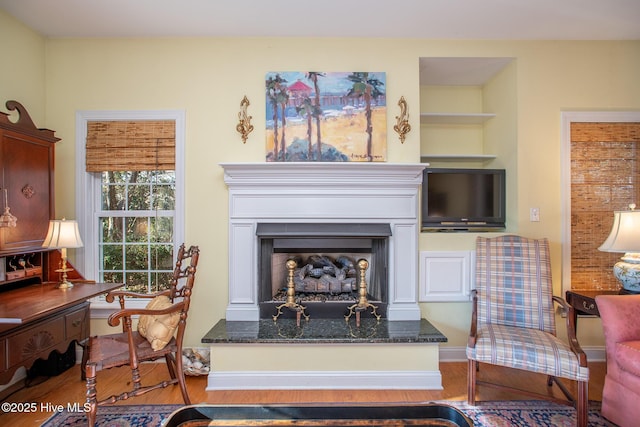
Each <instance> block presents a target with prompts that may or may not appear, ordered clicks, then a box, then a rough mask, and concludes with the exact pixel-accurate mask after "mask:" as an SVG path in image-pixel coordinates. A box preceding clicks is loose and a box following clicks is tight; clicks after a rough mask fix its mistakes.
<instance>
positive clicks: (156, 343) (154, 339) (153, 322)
mask: <svg viewBox="0 0 640 427" xmlns="http://www.w3.org/2000/svg"><path fill="white" fill-rule="evenodd" d="M172 305H173V303H172V302H171V300H170V299H169V297H167V296H166V295H160V296H157V297H155V298H154V299H152V300H151V301H149V304H147V307H146V309H148V310H162V309H165V308H169V307H171V306H172ZM178 322H180V313H179V312H177V311H176V312H174V313H169V314H160V315H154V314H143V315H140V318H139V319H138V332H140V335H142V336H143V337H145V338H146V339H147V340H149V342H150V343H151V347H152V348H153V349H154V350H160V349H162V348H163V347H164V346H165V345H167V343H169V341H170V340H171V338H172V337H173V334H174V332H175V331H176V328H177V327H178Z"/></svg>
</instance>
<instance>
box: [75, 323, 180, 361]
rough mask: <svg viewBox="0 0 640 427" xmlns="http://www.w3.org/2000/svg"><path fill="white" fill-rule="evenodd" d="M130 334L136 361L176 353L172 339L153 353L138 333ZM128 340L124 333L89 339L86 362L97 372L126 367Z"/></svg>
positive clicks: (148, 344) (145, 340)
mask: <svg viewBox="0 0 640 427" xmlns="http://www.w3.org/2000/svg"><path fill="white" fill-rule="evenodd" d="M131 334H132V338H133V343H134V346H135V348H136V354H137V356H138V361H140V362H142V361H145V360H153V359H157V358H159V357H162V356H164V355H165V354H167V353H171V352H175V351H177V345H176V342H175V338H173V339H172V340H171V341H170V342H169V344H167V345H166V346H165V347H164V348H163V349H162V350H160V351H155V350H154V349H153V348H151V343H149V341H148V340H147V339H146V338H145V337H143V336H142V335H140V334H139V333H138V332H136V331H132V332H131ZM128 340H129V338H128V334H127V333H126V332H121V333H118V334H111V335H100V336H95V337H90V338H89V359H88V360H87V362H88V363H93V364H95V365H96V366H97V368H98V370H101V369H109V368H112V367H115V366H122V365H128V364H129V344H128Z"/></svg>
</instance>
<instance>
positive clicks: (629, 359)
mask: <svg viewBox="0 0 640 427" xmlns="http://www.w3.org/2000/svg"><path fill="white" fill-rule="evenodd" d="M615 352H616V362H617V363H618V366H619V367H620V369H622V370H623V371H627V372H629V373H631V374H633V375H635V376H638V377H640V341H624V342H619V343H617V344H616V348H615Z"/></svg>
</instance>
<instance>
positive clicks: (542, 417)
mask: <svg viewBox="0 0 640 427" xmlns="http://www.w3.org/2000/svg"><path fill="white" fill-rule="evenodd" d="M434 403H445V404H449V405H452V406H455V407H456V408H458V409H460V410H461V411H462V412H464V413H465V414H466V415H467V416H468V417H469V418H471V419H472V420H473V423H474V427H540V426H542V427H546V426H548V427H564V426H567V427H573V426H575V419H576V418H575V417H576V411H575V410H574V409H573V408H572V407H570V406H565V405H559V404H555V403H552V402H545V401H537V400H522V401H499V402H481V403H480V405H479V406H468V405H467V404H466V403H465V402H459V401H436V402H434ZM180 407H181V405H118V406H105V407H101V408H99V409H98V419H97V423H96V426H98V427H161V425H162V420H164V419H166V418H167V417H168V416H169V414H171V412H173V411H174V410H176V409H178V408H180ZM86 423H87V419H86V417H85V416H84V414H83V413H78V412H60V413H57V414H55V415H53V416H51V418H49V419H48V420H47V421H46V422H45V423H44V424H42V427H68V426H83V427H84V426H86ZM589 427H615V424H612V423H610V422H608V421H607V420H606V419H604V418H603V417H602V415H600V402H590V405H589Z"/></svg>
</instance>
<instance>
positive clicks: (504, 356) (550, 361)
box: [467, 325, 589, 381]
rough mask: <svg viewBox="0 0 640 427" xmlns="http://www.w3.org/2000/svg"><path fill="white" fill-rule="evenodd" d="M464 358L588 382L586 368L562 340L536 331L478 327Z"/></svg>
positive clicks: (508, 327)
mask: <svg viewBox="0 0 640 427" xmlns="http://www.w3.org/2000/svg"><path fill="white" fill-rule="evenodd" d="M467 357H468V358H469V359H471V360H476V361H478V362H484V363H490V364H492V365H500V366H506V367H509V368H516V369H524V370H527V371H531V372H538V373H541V374H546V375H552V376H554V377H561V378H568V379H571V380H577V381H587V380H588V379H589V368H587V367H581V366H580V364H579V361H578V357H577V356H576V355H575V354H574V353H573V352H572V351H571V348H570V347H569V345H568V344H566V343H565V342H564V341H562V340H560V339H558V338H557V337H556V336H554V335H552V334H549V333H547V332H543V331H540V330H538V329H529V328H518V327H514V326H504V325H482V326H480V327H479V328H478V334H477V340H476V346H475V347H467Z"/></svg>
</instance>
